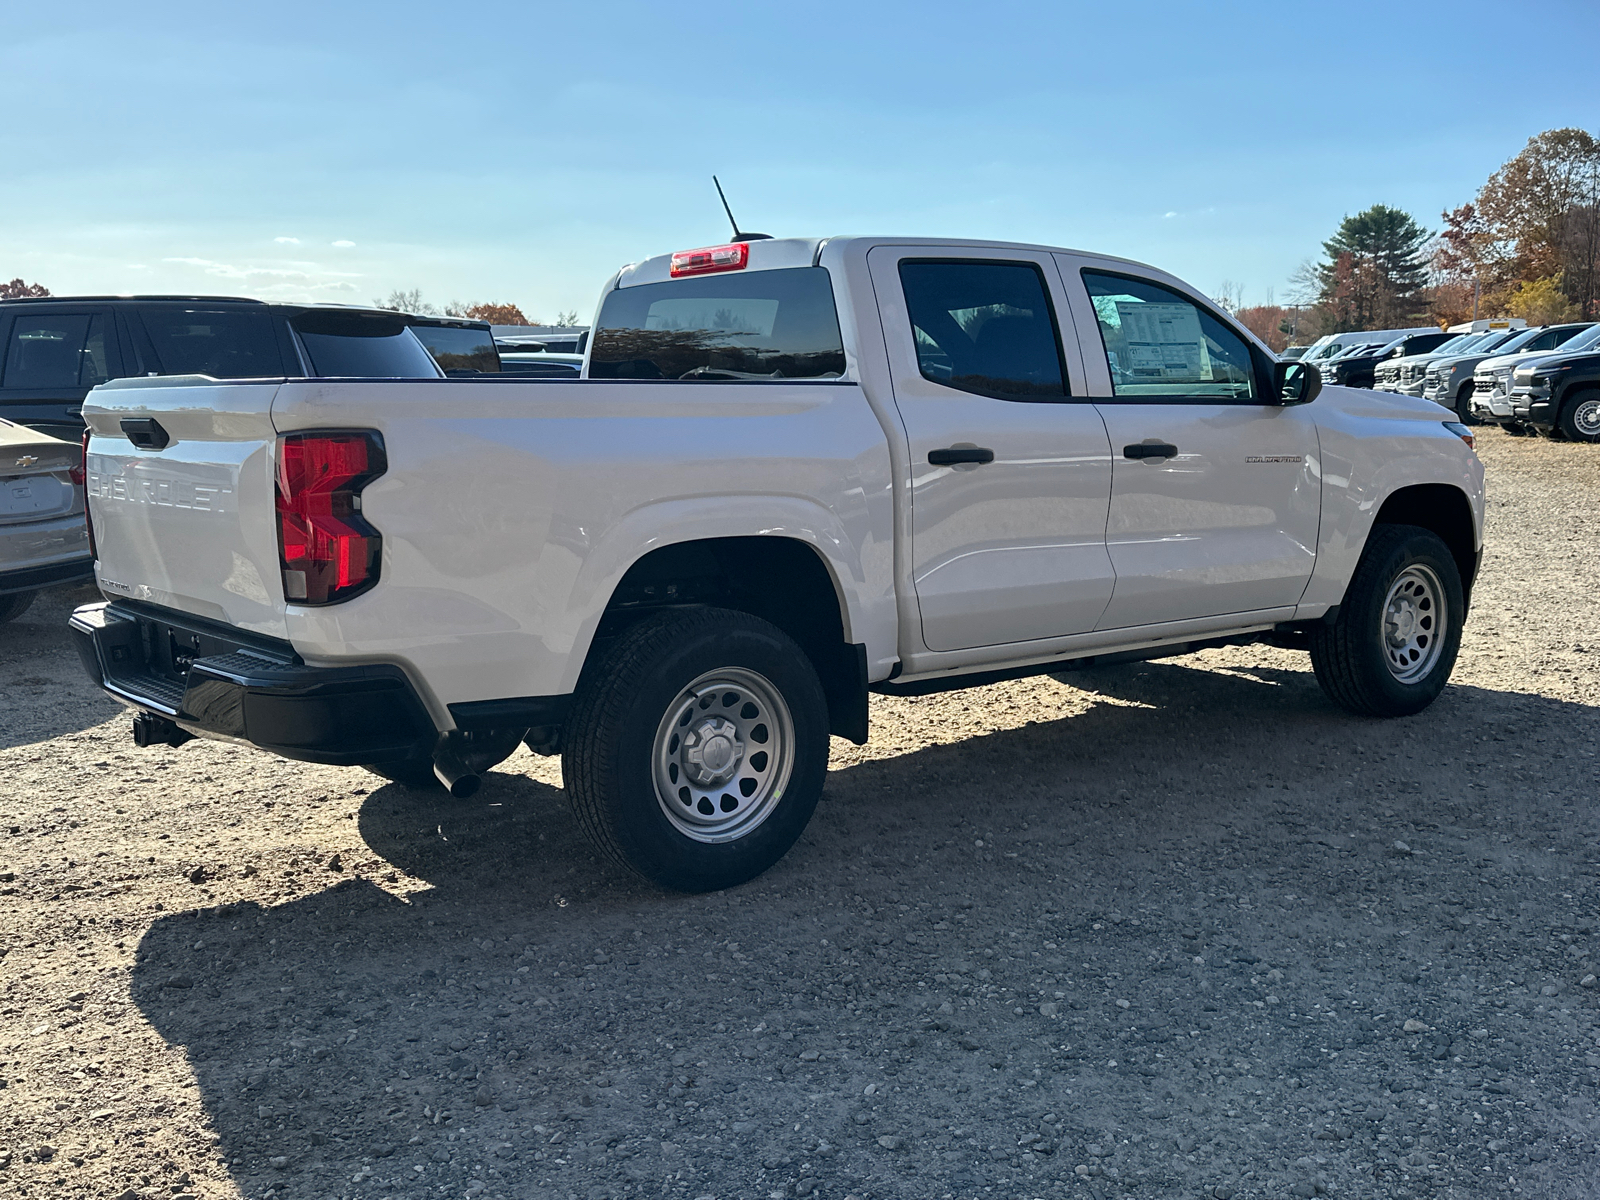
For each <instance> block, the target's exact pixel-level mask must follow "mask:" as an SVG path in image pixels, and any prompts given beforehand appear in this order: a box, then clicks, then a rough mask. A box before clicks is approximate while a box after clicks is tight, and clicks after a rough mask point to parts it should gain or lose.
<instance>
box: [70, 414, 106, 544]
mask: <svg viewBox="0 0 1600 1200" xmlns="http://www.w3.org/2000/svg"><path fill="white" fill-rule="evenodd" d="M69 474H71V476H72V482H73V483H75V484H77V485H78V486H79V487H81V488H82V489H83V526H84V529H85V530H86V531H87V532H88V534H89V557H90V558H92V559H94V561H95V562H99V561H100V551H99V550H98V549H96V548H95V544H94V514H93V513H91V512H90V511H89V429H88V427H87V426H85V427H84V430H83V453H82V454H80V455H78V465H77V466H75V467H73V468H72V470H71V472H69Z"/></svg>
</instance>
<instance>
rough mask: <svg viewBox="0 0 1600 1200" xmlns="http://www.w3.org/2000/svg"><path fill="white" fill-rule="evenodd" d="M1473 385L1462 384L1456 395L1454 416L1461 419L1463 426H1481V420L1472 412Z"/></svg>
mask: <svg viewBox="0 0 1600 1200" xmlns="http://www.w3.org/2000/svg"><path fill="white" fill-rule="evenodd" d="M1474 390H1475V387H1474V385H1473V384H1470V383H1463V384H1462V385H1461V390H1460V391H1459V392H1457V393H1456V416H1458V417H1460V418H1461V423H1462V424H1463V425H1482V424H1483V418H1482V417H1480V416H1478V414H1477V413H1475V412H1473V411H1472V393H1473V391H1474Z"/></svg>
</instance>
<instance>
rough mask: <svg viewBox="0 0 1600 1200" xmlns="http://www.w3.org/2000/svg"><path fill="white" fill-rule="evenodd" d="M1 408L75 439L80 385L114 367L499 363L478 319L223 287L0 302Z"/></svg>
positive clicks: (334, 369)
mask: <svg viewBox="0 0 1600 1200" xmlns="http://www.w3.org/2000/svg"><path fill="white" fill-rule="evenodd" d="M0 346H3V347H4V352H3V355H0V417H5V418H8V419H9V420H12V421H15V422H17V423H18V424H20V425H28V426H31V427H32V428H34V429H38V430H42V431H43V432H45V433H50V434H54V435H55V436H56V437H61V438H66V439H68V440H70V441H74V442H75V441H77V440H78V438H79V436H80V435H81V434H82V432H83V418H82V416H81V413H82V407H83V398H84V397H85V396H86V395H88V393H89V389H90V388H92V387H94V386H95V385H96V384H100V383H104V382H105V381H106V380H108V379H116V378H119V377H121V376H125V375H209V376H211V377H212V378H214V379H259V378H280V379H281V378H301V379H303V378H306V377H310V376H352V375H355V376H362V377H365V378H391V379H392V378H435V379H436V378H438V377H439V375H440V374H441V373H443V374H449V375H477V374H483V373H498V372H499V370H500V359H499V355H498V354H497V353H496V351H495V345H494V335H493V332H492V331H491V329H490V327H489V325H488V323H487V322H484V321H466V320H456V319H453V318H444V317H418V316H413V315H411V314H409V313H397V312H389V311H387V310H385V309H363V308H345V307H341V306H336V305H311V304H267V303H264V302H262V301H260V300H241V299H239V298H237V297H232V296H60V297H50V298H48V299H40V300H0Z"/></svg>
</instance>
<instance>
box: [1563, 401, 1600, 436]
mask: <svg viewBox="0 0 1600 1200" xmlns="http://www.w3.org/2000/svg"><path fill="white" fill-rule="evenodd" d="M1561 432H1562V433H1563V434H1565V435H1566V436H1567V439H1568V440H1569V441H1574V442H1600V392H1580V393H1579V394H1578V395H1577V396H1575V397H1573V398H1572V399H1571V400H1568V401H1567V403H1566V405H1565V406H1564V407H1563V408H1562V410H1561Z"/></svg>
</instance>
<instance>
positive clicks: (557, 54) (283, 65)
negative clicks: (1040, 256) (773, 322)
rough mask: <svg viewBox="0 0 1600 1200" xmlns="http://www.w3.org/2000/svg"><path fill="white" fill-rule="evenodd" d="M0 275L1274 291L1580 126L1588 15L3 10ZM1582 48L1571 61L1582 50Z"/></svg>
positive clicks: (315, 287) (1594, 89)
mask: <svg viewBox="0 0 1600 1200" xmlns="http://www.w3.org/2000/svg"><path fill="white" fill-rule="evenodd" d="M3 27H4V37H3V39H0V96H3V98H4V109H3V111H4V113H5V114H6V115H5V118H4V119H3V120H0V155H3V158H0V162H3V163H4V169H3V171H0V277H3V278H11V277H12V276H15V275H21V276H24V277H25V278H27V279H30V280H38V281H41V282H43V283H45V284H46V285H47V286H49V287H50V288H51V289H52V290H53V291H54V292H56V293H57V294H67V293H72V292H134V291H144V292H148V291H180V292H196V291H198V292H205V293H215V294H243V295H256V296H262V297H266V298H275V297H282V298H293V299H304V298H320V299H327V300H338V301H345V302H365V301H368V300H370V299H372V298H373V297H375V296H379V295H382V294H385V293H387V292H388V291H389V290H390V289H392V288H412V287H415V288H420V289H421V290H422V292H423V294H424V296H425V297H427V298H428V299H430V300H432V301H434V302H435V303H442V302H445V301H449V300H463V301H476V300H489V299H498V300H510V301H514V302H516V303H518V304H520V305H521V306H522V307H523V309H524V311H525V312H527V314H528V315H529V316H530V317H533V318H540V317H545V318H548V317H549V316H550V315H552V314H554V313H555V312H556V311H557V310H559V309H577V310H578V311H579V312H580V313H581V314H583V315H584V316H585V318H587V316H588V314H589V313H590V312H591V311H592V309H593V306H594V303H595V299H596V295H597V291H598V288H599V287H600V285H601V284H602V283H603V282H604V280H605V279H606V277H607V276H608V275H609V274H610V273H611V272H612V271H614V270H615V269H616V268H617V267H618V266H620V265H621V264H623V263H625V262H629V261H632V260H634V259H638V258H642V257H645V256H647V255H651V254H658V253H662V252H664V251H668V250H674V249H682V248H686V247H690V246H697V245H704V244H706V243H708V242H715V241H719V240H721V239H722V238H724V237H725V236H726V225H725V222H724V220H723V217H722V214H721V210H720V209H719V207H718V206H717V201H716V195H715V193H714V192H713V191H712V188H711V180H710V176H711V174H712V173H713V172H716V173H717V174H719V175H720V176H721V177H722V180H723V183H724V185H725V186H726V187H727V189H728V191H729V194H730V199H731V200H732V201H733V203H734V210H735V212H736V214H737V215H738V216H739V218H740V220H741V222H743V224H744V225H745V226H746V227H747V228H754V229H759V230H762V231H764V232H767V233H773V234H779V235H783V234H805V235H813V234H839V233H914V234H933V235H949V236H962V237H984V238H1001V239H1008V240H1019V241H1037V242H1046V243H1052V244H1059V245H1066V246H1074V247H1081V248H1085V249H1093V250H1101V251H1106V252H1109V253H1115V254H1123V255H1127V256H1130V257H1133V258H1138V259H1142V260H1145V261H1147V262H1153V263H1156V264H1158V265H1160V266H1162V267H1164V268H1166V269H1168V270H1171V271H1173V272H1175V273H1176V274H1178V275H1180V276H1182V277H1184V278H1186V279H1188V280H1190V281H1191V282H1192V283H1194V284H1195V285H1196V286H1198V287H1200V288H1202V289H1205V290H1207V291H1210V292H1215V291H1216V290H1217V289H1218V288H1219V286H1220V285H1221V284H1222V283H1223V281H1225V280H1231V281H1235V282H1237V283H1239V284H1241V285H1243V289H1244V295H1245V299H1246V302H1247V303H1260V302H1263V301H1265V300H1266V299H1267V295H1268V290H1269V289H1275V290H1276V295H1277V297H1278V299H1280V300H1281V299H1283V298H1285V296H1286V294H1287V292H1288V290H1289V289H1288V278H1289V276H1290V274H1291V273H1292V272H1293V271H1294V269H1295V267H1296V266H1297V265H1298V264H1299V263H1300V262H1301V261H1302V260H1303V259H1305V258H1307V257H1310V256H1313V255H1315V254H1316V253H1317V251H1318V248H1319V246H1320V243H1321V241H1322V240H1323V239H1324V238H1326V237H1327V236H1328V235H1329V234H1330V233H1331V232H1332V230H1333V227H1334V226H1335V225H1336V224H1337V223H1338V221H1339V219H1340V218H1341V217H1342V216H1344V215H1345V214H1347V213H1352V212H1356V211H1359V210H1360V209H1362V208H1365V207H1366V206H1368V205H1370V204H1373V203H1377V202H1380V201H1381V202H1383V203H1387V204H1392V205H1397V206H1399V207H1402V208H1405V209H1408V210H1410V211H1411V212H1412V213H1414V214H1415V215H1416V216H1417V217H1418V218H1419V219H1420V220H1422V221H1423V222H1424V223H1426V224H1427V225H1428V226H1429V227H1430V228H1436V227H1437V225H1438V214H1439V212H1440V211H1441V210H1442V209H1443V208H1445V207H1447V206H1454V205H1456V204H1460V203H1462V202H1463V201H1466V200H1469V199H1471V197H1472V195H1473V193H1474V192H1475V190H1476V189H1477V187H1478V186H1479V185H1480V184H1481V183H1482V181H1483V180H1484V178H1485V177H1486V176H1487V175H1488V174H1489V173H1490V172H1491V171H1492V170H1494V169H1495V168H1496V167H1497V166H1498V165H1499V164H1500V163H1501V162H1503V161H1504V160H1505V159H1507V158H1509V157H1510V156H1511V155H1513V154H1515V153H1516V152H1517V151H1518V150H1519V149H1520V148H1521V147H1522V146H1523V144H1524V143H1525V142H1526V140H1527V139H1528V137H1530V136H1531V135H1533V134H1535V133H1537V132H1539V131H1540V130H1543V129H1548V128H1554V127H1557V126H1562V125H1579V126H1584V127H1586V128H1589V129H1590V130H1591V132H1594V131H1597V127H1600V73H1597V72H1595V71H1593V70H1591V69H1590V68H1589V65H1588V63H1589V57H1592V54H1591V52H1590V51H1589V50H1580V49H1579V48H1580V47H1592V46H1593V45H1594V44H1595V35H1596V33H1600V6H1596V5H1595V4H1594V3H1593V0H1586V2H1578V0H1574V2H1565V0H1523V2H1522V3H1520V4H1517V5H1514V6H1506V5H1504V4H1480V3H1476V2H1474V0H1467V2H1461V3H1452V4H1442V3H1428V4H1421V3H1414V4H1407V3H1404V2H1395V0H1391V2H1390V3H1367V2H1365V0H1356V2H1352V3H1343V4H1339V5H1332V4H1305V3H1300V2H1298V0H1280V2H1279V3H1275V4H1266V3H1244V2H1236V3H1228V2H1216V3H1209V4H1202V3H1192V4H1180V3H1168V2H1166V0H1140V2H1135V3H1126V4H1113V3H1098V4H1092V5H1085V4H1074V3H1057V4H1032V3H1004V2H1000V3H996V2H993V0H991V2H989V3H985V4H972V3H968V4H949V3H944V2H942V0H921V2H919V3H915V4H912V3H897V4H880V3H872V2H871V0H858V2H857V3H834V2H832V0H826V2H821V3H817V2H813V3H807V4H803V5H785V6H778V5H763V4H751V3H745V4H730V3H720V2H717V3H697V4H689V5H684V4H635V3H613V2H610V0H584V2H583V3H579V4H565V5H544V4H532V5H492V6H475V5H446V4H439V3H432V4H420V3H409V2H401V3H384V4H378V3H350V2H341V0H323V2H322V3H314V4H311V3H301V2H299V0H284V2H275V3H272V4H251V5H230V4H220V5H219V4H216V3H215V0H208V2H207V3H204V4H190V3H163V2H161V0H150V2H148V3H145V4H128V3H126V0H118V2H116V3H107V2H103V0H87V2H85V0H80V2H78V3H76V4H73V5H71V6H65V5H29V6H27V7H26V8H24V7H23V6H20V5H7V6H6V12H5V16H4V21H3ZM1585 56H1588V57H1585Z"/></svg>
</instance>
